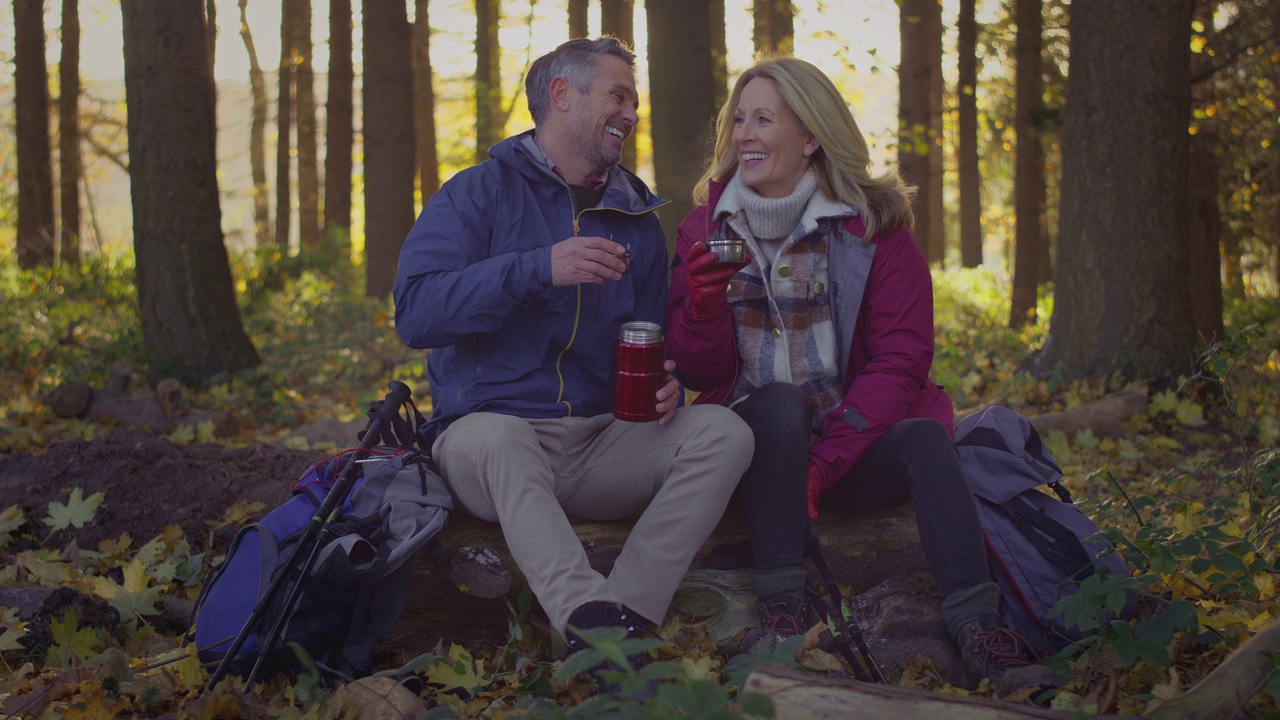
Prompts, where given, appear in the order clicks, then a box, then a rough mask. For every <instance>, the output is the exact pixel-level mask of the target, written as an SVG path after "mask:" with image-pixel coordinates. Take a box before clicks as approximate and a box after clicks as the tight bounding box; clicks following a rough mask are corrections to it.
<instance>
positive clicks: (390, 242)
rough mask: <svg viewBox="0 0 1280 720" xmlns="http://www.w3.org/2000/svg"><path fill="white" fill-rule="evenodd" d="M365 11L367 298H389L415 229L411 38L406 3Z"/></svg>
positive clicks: (368, 2)
mask: <svg viewBox="0 0 1280 720" xmlns="http://www.w3.org/2000/svg"><path fill="white" fill-rule="evenodd" d="M483 1H485V2H488V0H483ZM363 10H364V22H363V23H362V25H363V27H364V35H363V38H362V40H363V44H364V98H363V107H364V176H365V182H364V207H365V242H364V256H365V295H367V296H368V297H384V296H386V295H389V294H390V293H391V286H392V284H394V283H395V279H396V265H397V263H398V262H399V257H400V246H401V245H402V244H403V243H404V239H405V236H406V235H408V234H409V229H410V228H411V227H412V226H413V175H414V153H412V152H409V151H408V150H409V149H410V148H413V147H414V141H413V70H412V62H413V53H412V52H411V50H410V48H409V44H410V41H411V39H412V38H411V35H412V32H411V30H410V29H409V18H408V16H407V15H406V14H405V4H404V3H403V2H399V3H389V2H384V0H365V2H364V4H363Z"/></svg>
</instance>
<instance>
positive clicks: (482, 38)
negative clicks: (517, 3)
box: [476, 0, 503, 163]
mask: <svg viewBox="0 0 1280 720" xmlns="http://www.w3.org/2000/svg"><path fill="white" fill-rule="evenodd" d="M501 18H502V3H501V2H500V1H499V0H476V162H477V163H481V162H484V161H485V160H487V159H489V148H491V147H493V146H494V145H496V144H498V142H499V141H500V140H502V129H503V128H502V65H501V58H502V48H501V46H499V45H498V25H499V23H500V22H501Z"/></svg>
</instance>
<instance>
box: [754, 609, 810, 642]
mask: <svg viewBox="0 0 1280 720" xmlns="http://www.w3.org/2000/svg"><path fill="white" fill-rule="evenodd" d="M802 612H803V611H802ZM760 624H761V626H762V627H763V628H764V629H765V630H768V631H769V632H771V633H773V634H774V635H778V636H779V637H790V636H792V635H799V634H801V633H803V632H804V630H805V629H804V628H803V627H801V624H802V623H801V621H800V618H799V617H796V616H795V615H792V614H791V613H789V612H785V611H783V612H779V613H775V614H771V615H768V616H766V617H765V618H764V619H763V620H762V621H761V623H760Z"/></svg>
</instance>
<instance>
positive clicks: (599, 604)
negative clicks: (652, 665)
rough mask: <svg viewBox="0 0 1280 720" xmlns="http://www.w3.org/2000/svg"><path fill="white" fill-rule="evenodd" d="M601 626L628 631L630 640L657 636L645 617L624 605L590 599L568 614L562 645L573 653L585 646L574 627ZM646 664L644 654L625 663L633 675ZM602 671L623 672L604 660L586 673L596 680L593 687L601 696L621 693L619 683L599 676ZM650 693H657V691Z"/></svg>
mask: <svg viewBox="0 0 1280 720" xmlns="http://www.w3.org/2000/svg"><path fill="white" fill-rule="evenodd" d="M601 627H620V628H624V629H626V631H627V639H629V640H630V639H636V638H653V637H658V634H657V633H655V632H654V631H653V630H652V629H650V628H649V624H648V623H647V622H645V620H644V618H642V617H640V616H639V615H638V614H637V613H636V612H635V611H634V610H632V609H630V608H628V607H627V606H626V605H614V604H613V603H610V602H605V601H603V600H593V601H591V602H586V603H583V604H581V605H579V606H578V607H577V608H574V611H573V613H572V614H570V615H569V623H568V628H566V630H565V633H564V639H565V643H566V644H567V645H568V646H569V652H570V653H571V654H572V653H575V652H578V651H579V650H582V649H584V648H586V647H587V642H586V641H585V640H583V639H582V638H581V637H580V636H579V635H578V634H577V633H575V632H574V631H573V628H577V629H579V630H591V629H594V628H601ZM648 663H649V659H648V658H647V657H645V655H644V654H643V653H638V654H636V655H628V656H627V664H628V665H630V666H631V669H633V670H635V671H636V672H639V671H640V669H641V668H643V667H644V666H645V665H647V664H648ZM602 671H604V672H615V673H621V672H624V671H623V669H622V668H620V667H618V666H617V664H615V663H614V662H613V661H611V660H605V661H604V662H602V663H600V664H599V665H597V666H595V667H593V668H591V670H590V671H589V672H590V673H591V675H592V677H594V678H595V680H596V686H597V687H598V688H599V689H600V692H601V693H613V692H619V691H621V690H622V686H621V684H620V683H619V682H618V681H616V680H606V679H604V678H602V677H601V676H600V673H601V672H602ZM653 691H654V693H656V691H657V690H656V688H654V689H653ZM642 694H644V693H642Z"/></svg>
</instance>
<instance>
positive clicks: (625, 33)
mask: <svg viewBox="0 0 1280 720" xmlns="http://www.w3.org/2000/svg"><path fill="white" fill-rule="evenodd" d="M635 11H636V4H635V0H600V33H601V34H602V35H612V36H614V37H616V38H618V39H619V40H621V41H622V42H624V43H626V44H627V47H629V48H634V47H635V45H636V31H635ZM639 131H640V128H639V126H637V127H636V133H639ZM636 137H637V135H636V134H633V135H632V136H631V142H629V143H623V145H622V159H621V160H620V161H619V162H621V163H622V167H624V168H627V169H628V170H635V169H636V160H637V157H636V153H637V150H636V145H637V143H636Z"/></svg>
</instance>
